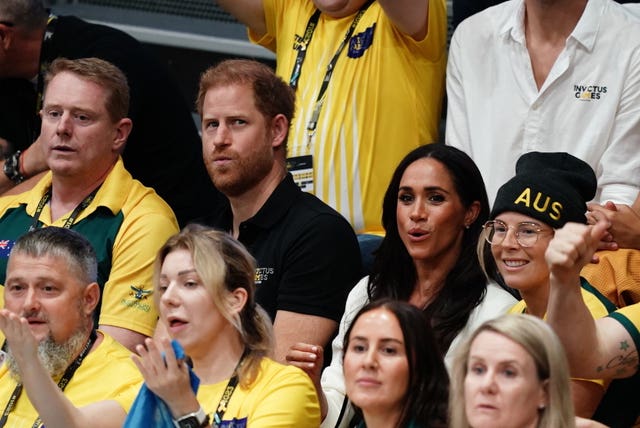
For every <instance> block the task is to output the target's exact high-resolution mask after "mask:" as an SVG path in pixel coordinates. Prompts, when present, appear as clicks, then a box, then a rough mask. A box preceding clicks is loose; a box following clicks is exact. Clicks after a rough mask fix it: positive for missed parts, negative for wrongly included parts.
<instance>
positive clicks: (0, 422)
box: [0, 329, 98, 428]
mask: <svg viewBox="0 0 640 428" xmlns="http://www.w3.org/2000/svg"><path fill="white" fill-rule="evenodd" d="M97 337H98V336H97V334H96V331H95V330H93V329H92V330H91V335H89V340H88V341H87V343H86V344H85V345H84V348H82V351H81V352H80V354H79V355H78V356H77V357H76V359H75V360H73V362H72V363H71V364H70V365H69V367H67V369H66V370H65V371H64V374H63V375H62V378H61V379H60V381H59V382H58V387H59V388H60V390H61V391H64V389H65V388H66V387H67V385H68V384H69V381H70V380H71V378H72V377H73V375H74V374H75V372H76V370H78V367H80V364H82V361H83V360H84V358H85V357H86V356H87V354H88V353H89V350H90V349H91V346H92V345H93V344H94V343H95V341H96V338H97ZM21 393H22V384H21V383H19V384H17V385H16V387H15V389H14V390H13V393H12V394H11V397H10V398H9V402H8V403H7V406H6V407H5V409H4V412H2V418H1V419H0V428H2V427H4V426H5V425H6V423H7V419H8V418H9V413H11V412H12V411H13V409H14V408H15V406H16V402H17V401H18V399H19V398H20V394H21ZM41 424H42V421H41V420H40V416H38V417H37V418H36V421H35V422H34V423H33V427H32V428H38V427H39V426H40V425H41Z"/></svg>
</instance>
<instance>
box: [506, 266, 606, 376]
mask: <svg viewBox="0 0 640 428" xmlns="http://www.w3.org/2000/svg"><path fill="white" fill-rule="evenodd" d="M580 285H581V288H580V291H581V292H582V299H583V300H584V303H585V305H587V308H588V309H589V312H590V313H591V315H592V316H593V318H594V319H597V318H602V317H604V316H607V315H609V314H610V313H611V312H613V311H615V310H616V308H615V306H614V304H613V303H611V302H610V301H609V300H608V299H607V298H606V297H605V296H603V295H602V294H601V293H600V292H599V291H598V290H596V289H595V288H594V287H593V286H592V285H591V284H589V283H588V282H587V281H586V280H585V279H584V278H581V279H580ZM526 311H527V304H526V303H525V301H524V300H520V301H519V302H518V303H516V304H515V305H514V306H513V307H512V308H511V309H510V310H509V313H510V314H523V313H526ZM545 319H546V315H545ZM574 379H575V380H586V381H589V382H594V383H597V384H599V385H601V386H603V387H604V383H605V382H604V380H602V379H579V378H574Z"/></svg>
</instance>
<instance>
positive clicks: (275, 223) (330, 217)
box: [197, 60, 361, 361]
mask: <svg viewBox="0 0 640 428" xmlns="http://www.w3.org/2000/svg"><path fill="white" fill-rule="evenodd" d="M197 106H198V112H199V113H200V115H201V117H202V145H203V155H204V160H205V164H206V167H207V170H208V171H209V175H210V177H211V179H212V180H213V182H214V183H215V186H216V187H217V188H218V190H220V191H221V192H222V193H223V194H225V195H226V196H227V198H228V202H229V206H228V209H227V210H226V212H225V213H223V214H221V215H216V216H212V217H210V218H207V219H205V222H206V223H208V224H209V225H211V226H214V227H218V228H221V229H223V230H227V231H230V232H231V233H232V234H233V236H234V237H236V238H238V239H239V240H240V242H242V243H243V244H244V245H245V246H246V247H247V248H248V249H249V251H250V252H251V254H252V255H253V256H254V257H255V258H256V260H257V269H256V285H257V294H256V298H257V301H258V303H260V304H261V305H262V307H263V308H264V309H265V310H266V311H267V312H268V313H269V316H270V317H271V319H272V320H273V323H274V330H275V338H276V353H275V357H276V359H277V360H279V361H284V359H285V358H284V357H285V354H286V352H287V350H288V349H289V346H291V345H293V344H295V343H297V342H305V343H315V344H321V345H323V346H326V345H327V344H328V343H329V340H330V339H331V336H332V335H333V333H334V332H335V330H336V328H337V326H338V321H339V320H340V318H341V316H342V312H343V310H344V303H345V300H346V297H347V294H348V292H349V291H350V289H351V287H352V286H353V285H354V284H355V282H356V281H357V279H358V277H359V276H360V272H361V268H360V253H359V249H358V243H357V240H356V236H355V233H354V231H353V230H352V228H351V226H350V225H349V223H348V222H347V221H346V220H345V219H344V218H343V217H342V216H340V214H338V213H337V212H336V211H334V210H333V209H332V208H330V207H329V206H328V205H326V204H325V203H323V202H322V201H320V200H319V199H318V198H316V197H315V196H313V195H310V194H308V193H304V192H302V191H301V190H300V189H299V188H298V187H297V185H296V184H295V183H294V181H293V178H292V177H291V175H290V174H288V173H287V168H286V151H287V150H286V141H287V134H288V131H289V124H290V123H291V119H292V116H293V111H294V94H293V91H292V90H291V88H290V87H289V86H288V85H287V84H286V83H285V82H284V81H282V80H281V79H280V78H279V77H277V76H275V74H274V73H273V71H272V70H271V69H270V68H269V67H267V66H265V65H263V64H260V63H258V62H255V61H247V60H230V61H224V62H222V63H220V64H219V65H217V66H216V67H213V68H210V69H209V70H207V72H205V74H204V75H203V76H202V79H201V81H200V90H199V93H198V100H197Z"/></svg>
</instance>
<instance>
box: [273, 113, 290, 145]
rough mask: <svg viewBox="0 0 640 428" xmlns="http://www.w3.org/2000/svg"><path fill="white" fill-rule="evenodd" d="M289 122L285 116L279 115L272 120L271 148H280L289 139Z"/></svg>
mask: <svg viewBox="0 0 640 428" xmlns="http://www.w3.org/2000/svg"><path fill="white" fill-rule="evenodd" d="M288 132H289V121H288V120H287V118H286V116H285V115H284V114H282V113H281V114H277V115H276V116H275V117H274V118H273V119H272V120H271V146H272V147H273V148H274V149H275V148H276V147H280V146H281V145H282V144H283V142H284V141H285V140H286V138H287V133H288Z"/></svg>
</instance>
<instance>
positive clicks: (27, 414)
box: [0, 333, 143, 428]
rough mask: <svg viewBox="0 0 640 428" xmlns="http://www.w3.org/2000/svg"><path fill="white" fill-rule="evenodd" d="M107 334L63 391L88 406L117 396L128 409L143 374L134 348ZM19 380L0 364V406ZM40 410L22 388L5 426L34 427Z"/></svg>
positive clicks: (81, 405) (121, 404)
mask: <svg viewBox="0 0 640 428" xmlns="http://www.w3.org/2000/svg"><path fill="white" fill-rule="evenodd" d="M102 334H103V335H104V339H103V341H102V342H101V343H100V345H98V347H97V348H96V349H94V350H93V351H91V352H90V353H89V354H88V355H87V357H86V358H85V359H84V361H83V362H82V364H81V365H80V367H78V369H77V370H76V372H75V373H74V375H73V377H72V378H71V380H70V381H69V384H68V385H67V387H66V388H65V390H64V395H65V397H67V398H68V399H69V400H70V401H71V403H73V405H74V406H76V407H83V406H87V405H89V404H92V403H97V402H100V401H106V400H114V401H116V402H117V403H118V404H120V406H122V408H123V409H124V410H125V411H126V412H128V411H129V409H130V408H131V405H132V404H133V400H134V399H135V397H136V395H137V394H138V390H139V389H140V386H141V385H142V380H143V379H142V375H141V374H140V371H139V370H138V368H137V367H136V366H135V364H134V363H133V361H131V352H130V351H129V350H128V349H126V348H125V347H124V346H122V345H120V344H119V343H118V342H116V341H115V340H114V339H113V338H112V337H111V336H109V335H106V334H104V333H102ZM15 387H16V382H15V380H13V378H12V377H11V375H10V373H9V371H8V369H7V367H6V365H2V367H0V403H2V404H0V406H3V407H2V409H3V410H4V406H6V404H7V403H8V401H9V398H10V397H11V394H12V393H13V390H14V389H15ZM37 417H38V412H37V411H36V409H34V407H33V405H32V404H31V402H30V401H29V397H28V396H27V392H26V391H25V390H24V389H23V391H22V394H20V398H19V399H18V401H17V402H16V406H15V408H14V409H13V411H12V412H11V413H10V414H9V419H8V420H7V424H6V425H5V426H6V427H11V428H31V427H32V426H33V424H34V422H35V421H36V418H37Z"/></svg>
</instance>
